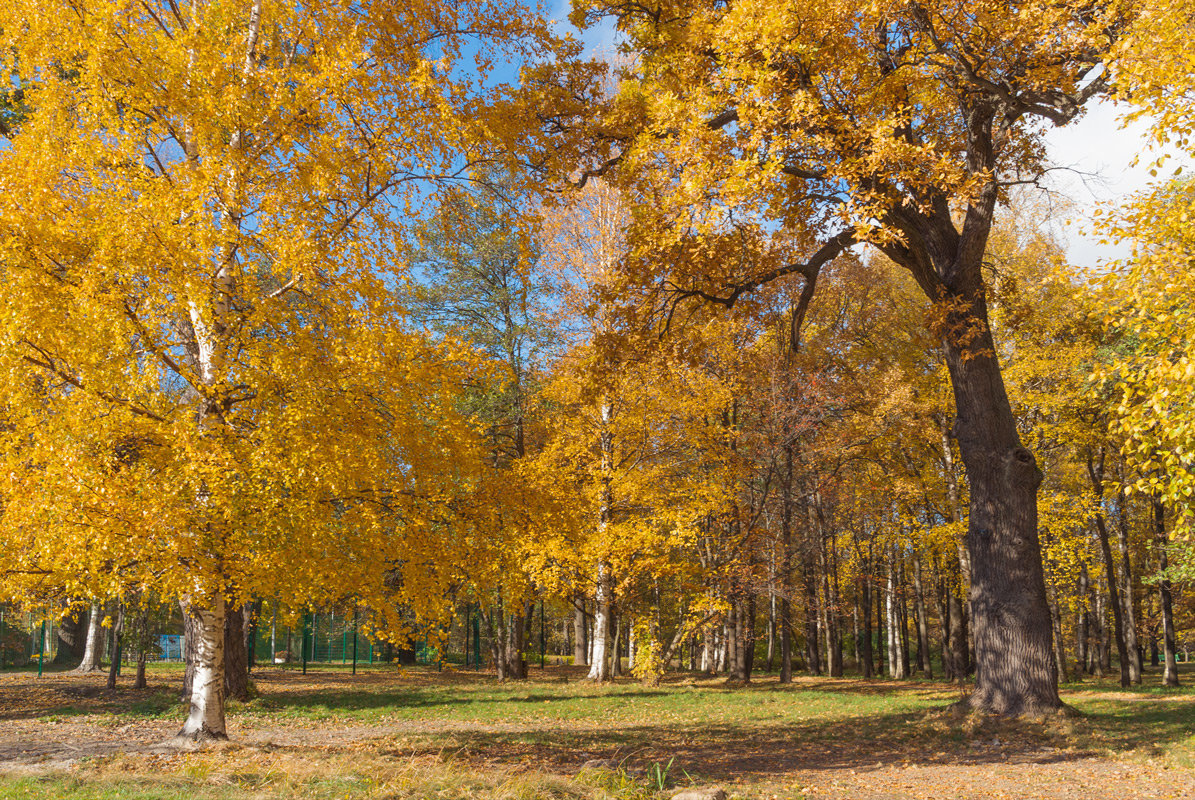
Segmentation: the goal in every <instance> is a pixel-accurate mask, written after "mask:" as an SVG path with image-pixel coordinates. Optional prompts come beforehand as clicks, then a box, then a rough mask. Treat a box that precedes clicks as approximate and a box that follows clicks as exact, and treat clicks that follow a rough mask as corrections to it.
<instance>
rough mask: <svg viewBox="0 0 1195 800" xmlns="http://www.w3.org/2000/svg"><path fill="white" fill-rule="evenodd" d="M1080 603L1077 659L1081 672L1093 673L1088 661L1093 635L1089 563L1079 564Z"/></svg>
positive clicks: (1076, 642) (1076, 633) (1077, 619)
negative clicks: (1089, 605)
mask: <svg viewBox="0 0 1195 800" xmlns="http://www.w3.org/2000/svg"><path fill="white" fill-rule="evenodd" d="M1078 593H1079V596H1078V604H1079V613H1078V616H1077V617H1076V619H1075V661H1077V662H1078V669H1079V670H1080V671H1081V672H1086V673H1087V674H1089V675H1090V674H1091V669H1090V666H1089V664H1088V661H1087V657H1088V644H1089V643H1090V642H1089V639H1090V637H1091V631H1090V622H1091V615H1090V614H1088V613H1087V598H1088V595H1089V580H1088V577H1087V564H1086V563H1083V564H1080V566H1079V587H1078Z"/></svg>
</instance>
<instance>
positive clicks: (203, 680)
mask: <svg viewBox="0 0 1195 800" xmlns="http://www.w3.org/2000/svg"><path fill="white" fill-rule="evenodd" d="M211 606H212V607H211V608H199V607H198V606H196V605H194V604H191V605H189V606H188V608H187V610H186V613H187V615H188V616H189V617H190V618H191V631H192V633H193V638H194V640H195V642H194V649H193V652H194V677H193V679H192V682H191V697H190V701H191V710H190V713H189V714H188V716H187V721H186V722H185V723H184V724H183V728H182V730H180V731H179V732H178V738H179V739H186V740H190V741H196V742H199V741H205V740H208V739H227V738H228V734H227V733H226V732H225V728H224V616H225V608H224V598H223V597H220V596H216V597H215V598H214V599H213V601H212V603H211Z"/></svg>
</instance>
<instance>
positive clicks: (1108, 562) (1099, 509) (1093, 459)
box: [1087, 449, 1131, 686]
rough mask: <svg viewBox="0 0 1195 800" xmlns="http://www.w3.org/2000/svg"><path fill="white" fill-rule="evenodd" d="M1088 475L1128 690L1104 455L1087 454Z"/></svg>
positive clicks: (1122, 682) (1123, 681) (1123, 682)
mask: <svg viewBox="0 0 1195 800" xmlns="http://www.w3.org/2000/svg"><path fill="white" fill-rule="evenodd" d="M1087 474H1088V476H1089V477H1090V478H1091V488H1092V490H1093V491H1094V492H1095V496H1096V500H1097V502H1096V511H1095V514H1094V515H1093V516H1092V519H1093V521H1094V522H1095V530H1096V534H1097V536H1098V539H1099V543H1100V553H1102V554H1103V556H1104V574H1105V575H1106V576H1107V585H1108V602H1109V603H1110V604H1111V605H1112V621H1113V630H1114V632H1115V634H1116V653H1117V657H1118V658H1119V660H1120V685H1121V686H1128V685H1129V684H1130V682H1131V681H1130V677H1129V651H1128V648H1127V647H1126V646H1125V629H1124V615H1123V608H1124V607H1123V606H1122V605H1121V603H1120V593H1119V592H1118V591H1117V588H1116V563H1115V562H1114V561H1113V560H1112V547H1111V545H1110V544H1109V542H1108V526H1107V525H1106V524H1105V522H1104V513H1103V501H1104V451H1103V449H1101V450H1100V452H1099V455H1098V456H1097V455H1095V454H1092V453H1090V452H1089V453H1088V454H1087Z"/></svg>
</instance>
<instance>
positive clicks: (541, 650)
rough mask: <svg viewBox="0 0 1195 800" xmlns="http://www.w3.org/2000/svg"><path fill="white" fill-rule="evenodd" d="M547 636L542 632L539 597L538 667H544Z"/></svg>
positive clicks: (541, 613)
mask: <svg viewBox="0 0 1195 800" xmlns="http://www.w3.org/2000/svg"><path fill="white" fill-rule="evenodd" d="M547 642H548V637H547V636H546V635H545V633H544V599H543V598H542V597H541V598H540V599H539V668H540V669H544V664H545V663H546V661H545V653H546V652H547V650H546V647H547Z"/></svg>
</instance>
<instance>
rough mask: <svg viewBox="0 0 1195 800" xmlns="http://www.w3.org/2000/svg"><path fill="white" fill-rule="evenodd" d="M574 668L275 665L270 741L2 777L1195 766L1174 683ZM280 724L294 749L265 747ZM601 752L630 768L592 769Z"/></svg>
mask: <svg viewBox="0 0 1195 800" xmlns="http://www.w3.org/2000/svg"><path fill="white" fill-rule="evenodd" d="M178 678H179V676H178V674H177V670H171V669H170V668H168V667H165V666H159V665H155V667H154V668H152V669H151V671H150V686H151V688H150V689H149V690H146V691H143V692H133V691H132V690H127V689H126V690H125V691H124V693H123V694H117V695H115V696H112V695H104V696H97V697H94V698H89V699H88V700H76V699H69V696H68V695H67V694H65V693H64V694H62V700H61V701H60V702H58V703H57V704H56V703H55V701H54V697H56V696H57V695H53V693H52V692H47V693H46V699H45V700H39V702H38V705H37V708H36V711H30V712H29V713H28V714H27V715H25V716H24V717H21V715H20V714H17V715H16V717H18V718H22V719H33V720H37V721H39V722H42V723H46V724H47V726H50V725H67V726H69V725H81V726H87V725H95V726H104V727H110V728H114V727H118V726H129V725H132V726H136V725H137V724H149V722H150V721H151V720H152V721H157V720H181V718H182V711H183V710H182V707H181V706H180V704H179V703H178V688H177V686H178V684H177V681H178ZM578 678H579V673H578V671H577V670H572V669H549V670H547V671H546V672H545V673H538V671H537V670H533V671H532V678H531V680H529V681H526V682H511V683H506V684H499V683H497V682H496V681H495V680H494V679H492V678H489V677H486V676H482V675H477V674H472V673H455V672H444V673H437V672H435V671H434V670H430V669H411V670H406V671H404V672H401V673H400V672H399V671H397V670H395V669H394V668H393V667H376V668H374V669H370V670H362V671H361V674H360V675H359V676H358V677H356V678H354V677H353V676H351V675H348V674H347V672H346V671H344V670H340V669H328V668H326V667H313V668H312V669H310V670H309V673H308V675H306V676H304V675H301V674H299V673H298V672H297V671H294V670H285V671H283V670H277V669H267V670H262V671H260V672H259V673H257V676H256V679H257V682H258V688H259V689H260V693H259V695H258V696H257V697H255V698H254V699H252V700H250V701H248V702H246V703H231V704H230V706H229V717H230V722H231V723H232V725H233V728H234V731H237V732H239V736H240V737H241V738H242V739H243V740H244V741H246V742H256V744H251V745H240V744H237V743H235V742H234V743H233V744H232V745H229V746H227V747H220V748H215V749H212V750H205V751H202V752H199V753H193V754H172V755H170V756H168V757H167V756H163V757H160V758H159V757H156V756H154V757H151V756H146V755H144V754H126V755H121V756H114V757H103V758H95V759H91V760H87V761H85V762H83V763H81V764H79V765H77V766H76V767H75V768H73V770H72V771H71V772H69V773H62V772H58V773H50V774H46V775H41V776H37V777H27V776H26V777H22V776H16V777H14V776H8V777H4V776H3V775H0V798H4V800H9V798H12V800H34V798H36V799H37V800H43V798H44V799H45V800H108V799H109V798H114V799H115V798H120V799H121V800H150V798H152V799H153V800H275V799H277V800H290V798H313V799H314V800H323V799H324V798H328V799H329V800H330V799H331V798H336V799H337V800H345V799H347V800H406V799H407V798H411V800H416V798H418V799H419V800H423V799H424V798H427V799H428V800H431V799H432V798H436V799H437V800H456V799H457V798H460V799H461V800H537V799H539V798H543V799H544V800H551V799H557V798H558V799H559V800H609V799H612V800H653V799H654V798H666V797H667V796H669V794H670V793H671V792H673V791H675V790H676V787H678V786H684V785H687V784H688V783H689V782H690V781H693V782H696V783H698V784H702V785H706V784H709V783H713V782H719V783H723V784H725V785H727V786H728V788H730V789H731V790H732V793H736V794H738V795H739V796H741V797H744V798H771V797H773V796H776V797H798V796H800V795H801V791H800V788H799V787H794V786H793V785H791V784H786V783H784V781H783V779H781V778H773V777H769V776H772V775H781V776H782V775H785V774H789V773H791V772H797V771H801V770H809V769H814V770H818V771H821V772H823V773H827V774H828V773H833V772H834V771H835V770H841V771H843V772H844V773H845V772H850V773H851V774H854V771H856V770H866V769H870V768H873V767H875V766H878V765H899V764H908V763H917V764H936V765H946V766H948V765H951V764H960V763H973V762H976V760H978V763H987V761H986V760H990V761H991V763H997V762H998V761H999V760H1000V759H1007V758H1013V759H1018V758H1021V759H1031V758H1035V757H1039V756H1038V754H1040V753H1041V752H1043V751H1051V752H1057V753H1060V754H1062V755H1061V756H1060V757H1062V758H1064V759H1070V758H1078V757H1087V756H1090V755H1094V756H1095V757H1112V758H1116V759H1119V760H1122V761H1128V762H1133V763H1141V764H1145V763H1151V764H1154V763H1156V762H1157V760H1158V759H1161V760H1162V763H1164V764H1166V765H1169V766H1174V767H1178V768H1185V769H1189V768H1191V767H1192V766H1195V702H1193V699H1195V689H1192V688H1183V689H1178V690H1172V689H1164V688H1162V687H1159V686H1157V685H1156V684H1157V675H1156V674H1154V673H1150V675H1149V676H1148V683H1147V685H1145V686H1143V687H1135V688H1133V689H1132V690H1121V689H1120V687H1119V686H1117V685H1116V684H1115V682H1113V681H1111V680H1100V681H1095V680H1087V681H1085V682H1082V683H1078V684H1068V685H1067V686H1066V687H1064V696H1065V699H1066V701H1067V702H1068V704H1070V705H1071V706H1072V707H1073V708H1074V709H1075V710H1077V711H1078V714H1077V715H1075V716H1071V717H1066V718H1060V719H1051V720H1047V721H1041V722H1028V721H1026V722H1003V721H1000V720H990V719H984V718H977V717H965V716H959V715H957V714H952V713H948V712H946V711H945V710H944V709H946V707H947V706H948V705H949V704H950V703H952V702H953V701H954V700H957V699H958V697H959V690H958V689H956V688H953V687H950V686H947V685H944V684H939V683H930V682H919V681H909V682H903V683H895V682H891V681H882V680H881V681H873V682H866V683H865V682H862V681H858V680H831V679H825V680H822V679H808V678H805V679H801V680H800V681H798V682H797V683H796V684H795V685H791V686H781V685H779V684H778V683H777V682H776V681H775V679H774V678H771V677H769V676H766V675H762V676H760V679H759V680H758V681H757V682H755V683H753V684H752V685H750V686H748V687H741V686H737V687H731V686H728V685H726V684H725V683H724V682H723V681H721V680H719V679H707V678H699V677H693V676H678V677H674V678H673V679H672V680H671V681H670V682H668V683H665V684H664V685H663V686H660V687H645V686H642V685H639V684H637V683H634V682H630V681H625V682H619V683H616V684H607V685H601V686H597V685H593V684H591V683H588V682H585V681H582V680H579V679H578ZM1183 678H1184V680H1185V682H1186V683H1188V684H1189V683H1191V681H1192V679H1195V675H1192V674H1190V673H1185V674H1184V675H1183ZM96 680H97V681H98V679H96ZM126 686H127V682H126ZM0 724H2V723H0ZM154 724H158V723H156V722H155V723H154ZM275 733H277V734H280V735H281V737H282V738H281V739H279V740H280V741H284V740H286V741H290V740H288V739H287V736H289V737H291V740H294V741H297V742H299V743H298V744H294V743H292V744H285V745H277V746H274V745H272V744H268V743H267V744H262V742H263V741H266V742H268V741H270V739H269V737H271V736H274V735H275ZM236 735H238V734H236V733H234V736H236ZM255 735H256V738H255ZM296 737H297V738H296ZM994 741H996V742H1000V746H999V752H995V749H994V748H993V746H992V744H991V743H992V742H994ZM989 751H992V752H991V753H989ZM155 758H157V759H158V760H154V759H155ZM590 758H600V759H613V761H614V762H615V763H616V764H617V765H618V766H616V767H615V768H613V769H596V770H583V771H581V772H579V773H578V772H577V769H578V767H579V766H580V764H581V763H582V762H583V761H585V760H587V759H590ZM968 759H970V762H968V761H967V760H968ZM985 759H986V760H985Z"/></svg>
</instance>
